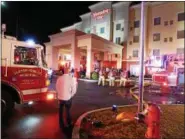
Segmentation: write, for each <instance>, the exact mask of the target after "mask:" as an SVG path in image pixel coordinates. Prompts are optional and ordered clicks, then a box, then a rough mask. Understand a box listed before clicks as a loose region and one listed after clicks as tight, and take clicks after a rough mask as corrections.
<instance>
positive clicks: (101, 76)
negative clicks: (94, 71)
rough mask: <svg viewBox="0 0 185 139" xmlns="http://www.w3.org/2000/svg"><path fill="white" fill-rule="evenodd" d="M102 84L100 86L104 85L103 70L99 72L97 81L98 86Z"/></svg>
mask: <svg viewBox="0 0 185 139" xmlns="http://www.w3.org/2000/svg"><path fill="white" fill-rule="evenodd" d="M101 82H102V85H103V86H104V85H105V71H104V70H103V69H101V70H100V71H99V80H98V85H100V84H101Z"/></svg>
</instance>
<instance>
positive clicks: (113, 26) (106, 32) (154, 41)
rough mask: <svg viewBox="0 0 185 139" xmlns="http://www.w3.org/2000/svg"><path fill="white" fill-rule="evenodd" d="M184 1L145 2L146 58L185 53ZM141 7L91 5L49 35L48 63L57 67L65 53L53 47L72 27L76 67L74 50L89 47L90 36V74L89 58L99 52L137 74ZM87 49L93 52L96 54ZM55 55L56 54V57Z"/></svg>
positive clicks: (119, 3) (123, 4)
mask: <svg viewBox="0 0 185 139" xmlns="http://www.w3.org/2000/svg"><path fill="white" fill-rule="evenodd" d="M184 4H185V3H184V2H145V11H144V14H145V18H144V19H145V21H144V28H145V32H144V37H145V42H144V50H145V52H144V58H145V60H146V59H147V57H150V56H152V55H154V56H158V55H163V54H171V53H184ZM140 7H141V6H140V4H137V5H133V6H130V2H128V1H127V2H117V3H112V2H100V3H97V4H94V5H92V6H89V9H90V12H89V13H86V14H83V15H80V18H81V21H80V22H78V23H75V24H73V25H71V26H69V27H65V28H62V29H61V32H60V33H58V34H54V35H51V36H49V37H50V40H51V41H50V42H49V43H46V56H47V58H48V65H49V66H50V67H52V68H55V69H56V67H57V66H56V65H55V66H54V64H53V60H54V59H55V60H57V59H56V57H57V56H58V55H60V54H61V53H62V52H61V53H57V55H56V54H55V53H56V52H57V50H54V47H55V48H56V46H57V47H58V46H61V44H60V43H62V40H64V39H65V38H64V37H67V36H68V37H69V34H70V33H68V32H71V31H72V30H73V32H74V33H73V34H75V35H73V36H75V37H74V38H73V39H74V40H75V44H74V43H73V44H74V45H73V46H72V45H71V46H70V52H71V54H72V57H74V58H72V59H73V60H72V59H71V61H72V63H74V64H72V66H73V67H79V66H77V65H75V63H80V62H77V61H75V60H77V56H75V55H76V54H75V52H72V51H75V50H77V49H78V48H80V49H81V48H84V46H87V42H88V40H87V38H91V39H90V42H89V47H86V49H85V50H86V54H85V56H86V59H87V60H86V61H87V62H86V63H87V71H88V72H89V73H90V72H91V71H92V65H91V64H92V63H93V61H91V60H90V61H91V62H92V63H90V62H88V59H94V58H93V56H94V53H95V54H98V55H99V56H98V57H101V58H99V60H100V61H111V60H112V61H116V62H117V66H116V67H117V68H121V67H122V68H126V69H129V70H130V71H131V73H133V74H138V70H139V67H138V65H139V45H140V41H139V36H140V18H141V17H140V15H141V9H140ZM75 32H78V33H75ZM77 34H78V35H77ZM56 36H58V37H56ZM61 36H62V37H63V39H62V38H61ZM92 38H93V39H94V40H93V39H92ZM66 39H67V38H66ZM69 40H70V39H69ZM99 40H101V43H100V42H99V43H98V41H99ZM56 41H57V42H58V43H56ZM67 44H69V43H67ZM67 44H65V47H66V45H67ZM71 44H72V43H71ZM105 44H107V45H105ZM63 45H64V44H63ZM93 45H94V46H93ZM105 46H107V47H108V48H109V50H106V51H105V50H103V49H108V48H107V47H105ZM72 47H75V48H72ZM60 48H62V46H61V47H60ZM87 48H88V49H87ZM89 48H92V49H89ZM95 49H96V50H95ZM81 50H82V49H81ZM65 51H67V50H65ZM88 51H93V53H90V52H88ZM76 53H82V52H76ZM53 55H55V56H54V57H53ZM80 55H81V56H82V55H83V54H80ZM102 55H103V56H102ZM49 56H50V57H49ZM52 58H54V59H52ZM79 59H80V56H79ZM49 61H50V62H49Z"/></svg>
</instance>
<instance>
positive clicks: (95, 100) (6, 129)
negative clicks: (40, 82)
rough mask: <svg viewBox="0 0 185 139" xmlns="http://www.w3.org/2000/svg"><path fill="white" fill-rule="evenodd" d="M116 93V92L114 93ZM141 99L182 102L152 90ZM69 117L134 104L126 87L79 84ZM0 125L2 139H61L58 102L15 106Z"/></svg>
mask: <svg viewBox="0 0 185 139" xmlns="http://www.w3.org/2000/svg"><path fill="white" fill-rule="evenodd" d="M55 82H56V80H53V82H52V83H51V85H50V89H51V90H55ZM118 90H119V93H116V92H117V91H118ZM144 99H145V100H152V101H155V102H156V103H160V104H161V103H162V104H163V103H165V102H167V103H168V102H169V101H171V103H176V102H177V101H181V102H183V103H184V94H183V95H182V94H178V95H161V94H157V93H155V92H152V91H146V92H145V93H144ZM72 101H73V102H72V108H71V115H72V120H73V122H75V121H76V120H77V118H78V117H79V116H80V115H81V114H83V113H85V112H87V111H89V110H94V109H99V108H104V107H111V106H112V105H129V104H136V103H137V101H136V100H135V99H134V98H132V96H131V95H130V93H129V88H118V87H107V86H106V87H102V86H97V83H89V82H84V81H79V86H78V90H77V93H76V95H75V97H74V98H73V100H72ZM2 122H3V123H2V125H1V132H2V138H7V139H17V138H53V139H60V138H61V139H62V138H65V136H64V134H63V133H62V131H61V130H60V129H59V124H58V102H57V101H53V102H47V103H43V102H39V103H34V104H33V105H32V106H29V105H27V104H25V105H16V108H15V110H14V112H13V114H11V115H9V116H7V117H6V119H3V121H2Z"/></svg>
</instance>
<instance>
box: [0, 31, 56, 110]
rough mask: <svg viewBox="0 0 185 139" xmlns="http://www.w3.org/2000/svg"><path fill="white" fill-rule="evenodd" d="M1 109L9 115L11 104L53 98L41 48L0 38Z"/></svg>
mask: <svg viewBox="0 0 185 139" xmlns="http://www.w3.org/2000/svg"><path fill="white" fill-rule="evenodd" d="M1 40H2V56H1V87H2V90H1V91H2V93H1V106H2V113H3V114H4V113H7V112H11V110H12V109H13V108H14V104H15V103H18V104H22V103H32V102H33V101H44V100H52V99H54V97H55V96H54V94H55V93H52V92H49V91H48V86H49V84H50V82H49V80H48V70H47V64H46V61H45V57H44V50H43V46H41V45H38V44H31V43H27V42H23V41H18V40H17V39H16V38H14V37H11V36H6V35H3V36H2V39H1Z"/></svg>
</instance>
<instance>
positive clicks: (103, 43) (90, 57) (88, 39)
mask: <svg viewBox="0 0 185 139" xmlns="http://www.w3.org/2000/svg"><path fill="white" fill-rule="evenodd" d="M49 37H50V42H48V43H45V45H46V58H47V62H48V65H49V67H50V68H53V69H55V70H57V61H58V56H59V53H67V54H71V66H72V67H73V68H77V69H79V68H80V59H81V58H80V57H81V56H82V54H83V55H84V53H86V59H87V60H86V67H87V69H86V71H87V74H90V72H91V71H92V70H93V63H94V60H95V59H94V57H95V55H96V54H99V55H101V56H100V57H101V58H100V60H102V61H105V60H108V61H115V60H116V61H117V63H118V64H117V68H121V62H122V49H123V46H120V45H117V44H115V43H113V42H111V41H108V40H106V39H103V38H101V37H99V36H97V35H94V34H85V33H84V32H81V31H78V30H70V31H66V32H61V33H57V34H54V35H51V36H49Z"/></svg>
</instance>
